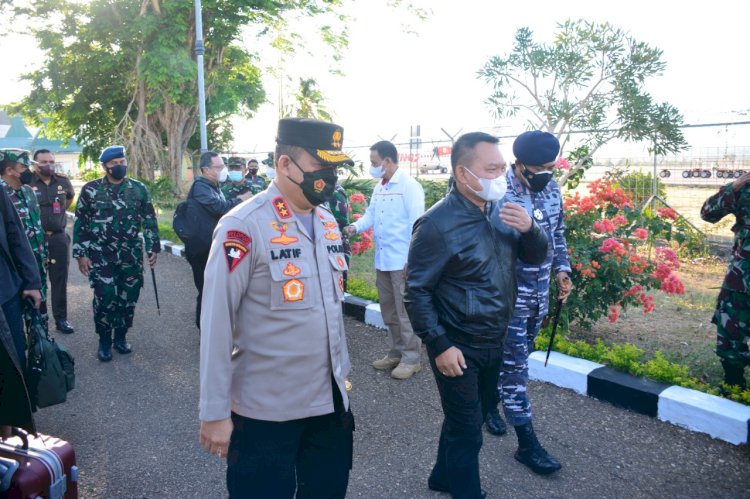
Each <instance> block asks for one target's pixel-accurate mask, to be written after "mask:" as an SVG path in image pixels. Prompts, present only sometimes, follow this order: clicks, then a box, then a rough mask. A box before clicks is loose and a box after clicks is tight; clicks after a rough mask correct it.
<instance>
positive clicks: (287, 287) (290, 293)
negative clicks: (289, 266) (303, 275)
mask: <svg viewBox="0 0 750 499" xmlns="http://www.w3.org/2000/svg"><path fill="white" fill-rule="evenodd" d="M281 292H282V293H283V294H284V301H300V300H302V299H303V298H304V297H305V285H304V284H302V281H300V280H298V279H291V280H289V281H287V282H285V283H284V285H283V286H282V287H281Z"/></svg>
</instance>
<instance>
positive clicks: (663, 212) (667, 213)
mask: <svg viewBox="0 0 750 499" xmlns="http://www.w3.org/2000/svg"><path fill="white" fill-rule="evenodd" d="M656 213H657V214H658V215H659V216H660V217H662V218H669V219H670V220H677V219H678V218H679V217H678V215H677V212H676V211H674V210H673V209H672V208H657V209H656Z"/></svg>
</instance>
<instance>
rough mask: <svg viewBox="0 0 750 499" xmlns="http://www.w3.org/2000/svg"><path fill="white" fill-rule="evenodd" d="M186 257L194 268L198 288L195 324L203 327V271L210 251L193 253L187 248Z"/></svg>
mask: <svg viewBox="0 0 750 499" xmlns="http://www.w3.org/2000/svg"><path fill="white" fill-rule="evenodd" d="M185 258H186V259H187V261H188V263H189V264H190V268H191V269H193V282H194V283H195V289H197V290H198V297H197V298H196V302H195V326H196V327H197V328H198V329H200V328H201V300H203V272H205V270H206V262H208V253H193V252H190V251H188V249H187V248H185Z"/></svg>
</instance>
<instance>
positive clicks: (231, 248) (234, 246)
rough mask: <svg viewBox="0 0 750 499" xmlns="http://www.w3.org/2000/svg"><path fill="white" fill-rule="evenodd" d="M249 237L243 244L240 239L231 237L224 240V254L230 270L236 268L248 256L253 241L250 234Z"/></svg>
mask: <svg viewBox="0 0 750 499" xmlns="http://www.w3.org/2000/svg"><path fill="white" fill-rule="evenodd" d="M247 237H248V242H247V244H242V243H240V242H239V241H233V240H230V239H227V240H226V241H224V256H225V257H226V259H227V265H228V266H229V272H232V271H233V270H234V269H236V268H237V266H238V265H239V264H240V262H241V261H242V260H244V259H245V257H246V256H247V253H248V248H249V246H250V242H251V241H252V239H250V236H247Z"/></svg>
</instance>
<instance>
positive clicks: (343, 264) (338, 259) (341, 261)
mask: <svg viewBox="0 0 750 499" xmlns="http://www.w3.org/2000/svg"><path fill="white" fill-rule="evenodd" d="M336 263H338V264H339V268H342V269H343V268H345V267H346V260H344V258H343V257H341V256H337V257H336Z"/></svg>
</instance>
